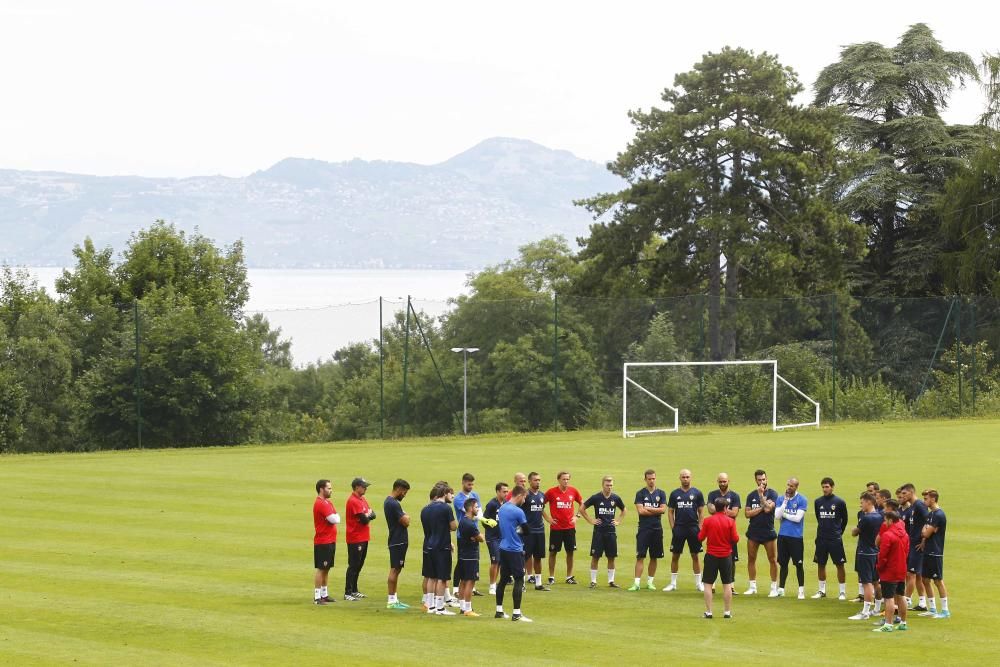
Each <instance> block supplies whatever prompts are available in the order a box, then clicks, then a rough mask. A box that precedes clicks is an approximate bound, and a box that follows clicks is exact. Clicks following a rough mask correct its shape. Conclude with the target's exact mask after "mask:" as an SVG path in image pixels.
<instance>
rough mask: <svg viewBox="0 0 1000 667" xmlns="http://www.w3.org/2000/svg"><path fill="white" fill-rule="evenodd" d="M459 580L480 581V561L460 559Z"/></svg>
mask: <svg viewBox="0 0 1000 667" xmlns="http://www.w3.org/2000/svg"><path fill="white" fill-rule="evenodd" d="M458 580H459V581H479V561H478V560H461V559H459V561H458Z"/></svg>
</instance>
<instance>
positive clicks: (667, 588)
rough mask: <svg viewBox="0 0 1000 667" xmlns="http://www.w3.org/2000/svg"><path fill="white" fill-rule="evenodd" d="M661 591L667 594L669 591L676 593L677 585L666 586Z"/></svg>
mask: <svg viewBox="0 0 1000 667" xmlns="http://www.w3.org/2000/svg"><path fill="white" fill-rule="evenodd" d="M663 590H664V591H665V592H667V593H669V592H670V591H676V590H677V584H667V585H666V586H664V587H663Z"/></svg>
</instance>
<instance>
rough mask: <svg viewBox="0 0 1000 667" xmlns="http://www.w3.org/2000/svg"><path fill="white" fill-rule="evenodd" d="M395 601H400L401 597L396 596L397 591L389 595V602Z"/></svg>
mask: <svg viewBox="0 0 1000 667" xmlns="http://www.w3.org/2000/svg"><path fill="white" fill-rule="evenodd" d="M393 602H399V598H397V597H396V595H395V593H394V594H392V595H390V596H389V604H392V603H393Z"/></svg>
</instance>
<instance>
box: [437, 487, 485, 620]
mask: <svg viewBox="0 0 1000 667" xmlns="http://www.w3.org/2000/svg"><path fill="white" fill-rule="evenodd" d="M475 486H476V477H475V475H473V474H472V473H471V472H467V473H465V474H464V475H462V488H460V489H459V490H458V492H457V493H455V501H454V502H453V503H452V504H453V505H454V506H455V518H456V519H457V520H458V522H459V523H461V522H462V517H463V516H464V515H465V501H466V500H467V499H469V498H475V499H476V503H477V504H478V505H479V507H480V508H481V507H482V506H483V504H482V502H481V501H480V500H479V494H478V493H477V492H476V491H475ZM480 518H482V517H476V520H477V521H478V520H479V519H480ZM451 585H452V586H453V587H454V590H453V591H452V590H450V589H447V588H446V589H445V591H444V597H445V605H447V606H449V607H461V605H460V604H459V603H458V598H459V596H458V562H457V560H456V563H455V572H454V574H453V575H452V578H451ZM472 594H473V595H477V596H480V595H482V593H480V592H479V591H477V590H476V589H475V588H473V589H472Z"/></svg>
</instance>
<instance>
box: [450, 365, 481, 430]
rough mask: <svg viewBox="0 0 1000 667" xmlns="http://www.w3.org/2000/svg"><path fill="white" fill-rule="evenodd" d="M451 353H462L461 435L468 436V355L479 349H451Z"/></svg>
mask: <svg viewBox="0 0 1000 667" xmlns="http://www.w3.org/2000/svg"><path fill="white" fill-rule="evenodd" d="M451 351H452V352H461V353H462V434H463V435H469V354H470V353H476V352H479V348H478V347H453V348H451Z"/></svg>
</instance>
